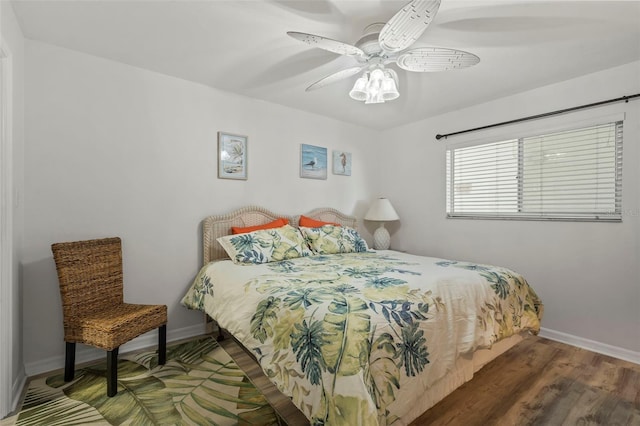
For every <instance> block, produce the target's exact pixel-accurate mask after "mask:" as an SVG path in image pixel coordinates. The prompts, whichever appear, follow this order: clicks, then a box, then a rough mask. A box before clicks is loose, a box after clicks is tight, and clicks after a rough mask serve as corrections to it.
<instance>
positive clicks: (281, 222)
mask: <svg viewBox="0 0 640 426" xmlns="http://www.w3.org/2000/svg"><path fill="white" fill-rule="evenodd" d="M288 224H289V219H285V218H283V217H281V218H280V219H276V220H274V221H273V222H269V223H265V224H264V225H255V226H246V227H239V226H232V227H231V233H232V234H246V233H247V232H253V231H259V230H261V229H272V228H282V227H283V226H285V225H288Z"/></svg>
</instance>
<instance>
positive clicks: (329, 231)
mask: <svg viewBox="0 0 640 426" xmlns="http://www.w3.org/2000/svg"><path fill="white" fill-rule="evenodd" d="M300 230H301V231H302V235H304V239H305V240H306V241H307V243H308V244H309V247H311V250H313V251H314V253H317V254H334V253H358V252H363V251H367V250H369V247H368V246H367V242H366V241H365V240H364V239H363V238H362V237H361V236H360V234H358V232H357V231H356V230H355V229H353V228H349V227H348V226H333V225H325V226H322V227H319V228H306V227H301V228H300Z"/></svg>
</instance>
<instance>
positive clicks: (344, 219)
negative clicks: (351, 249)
mask: <svg viewBox="0 0 640 426" xmlns="http://www.w3.org/2000/svg"><path fill="white" fill-rule="evenodd" d="M303 214H304V215H305V216H307V217H310V218H312V219H316V220H322V221H324V222H335V223H339V224H341V225H343V226H349V227H351V228H356V226H357V223H358V221H357V219H356V218H355V217H354V216H349V215H346V214H344V213H342V212H339V211H338V210H336V209H332V208H329V207H327V208H319V209H314V210H311V211H310V212H309V213H303ZM280 217H283V218H286V219H289V223H290V224H291V225H293V226H298V219H299V218H300V215H295V216H291V215H286V214H277V213H273V212H271V211H269V210H267V209H264V208H262V207H257V206H248V207H243V208H241V209H238V210H235V211H232V212H231V213H229V214H225V215H216V216H209V217H206V218H205V219H204V221H203V222H202V248H203V250H202V254H203V260H204V264H205V265H206V264H207V263H209V262H211V261H214V260H219V259H228V258H229V256H227V253H226V252H225V251H224V249H223V248H222V246H221V245H220V243H218V241H217V239H218V238H220V237H222V236H225V235H229V234H231V227H232V226H242V227H244V226H255V225H262V224H265V223H269V222H271V221H274V220H276V219H278V218H280Z"/></svg>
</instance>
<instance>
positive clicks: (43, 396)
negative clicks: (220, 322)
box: [15, 337, 285, 425]
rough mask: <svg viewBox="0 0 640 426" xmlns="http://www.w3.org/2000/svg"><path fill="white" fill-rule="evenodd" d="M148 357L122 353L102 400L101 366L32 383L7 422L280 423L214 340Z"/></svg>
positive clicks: (168, 349) (192, 343) (116, 423)
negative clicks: (111, 388) (112, 389)
mask: <svg viewBox="0 0 640 426" xmlns="http://www.w3.org/2000/svg"><path fill="white" fill-rule="evenodd" d="M157 363H158V357H157V354H156V353H155V352H145V353H138V354H131V355H126V354H125V355H123V356H121V357H120V359H119V361H118V394H117V395H116V396H114V397H113V398H108V397H107V396H106V375H105V373H106V362H104V361H103V362H98V363H96V364H93V365H90V366H88V367H85V368H82V369H80V368H77V369H76V375H75V379H74V380H73V381H71V382H69V383H65V382H64V379H63V374H62V373H60V374H55V375H52V376H49V377H43V378H40V379H36V380H33V381H32V382H31V383H30V385H29V389H28V391H27V394H26V396H25V400H24V403H23V406H22V411H21V412H20V413H19V415H18V416H17V417H16V418H15V425H85V424H104V425H107V424H111V425H169V424H170V425H284V424H285V423H284V421H283V420H282V419H281V418H279V416H278V415H277V414H276V413H275V411H274V409H273V408H272V407H271V406H270V405H269V403H268V402H267V400H266V399H265V398H264V396H263V395H262V394H261V393H260V391H259V390H258V389H256V387H255V386H254V385H253V383H251V381H250V380H249V378H248V377H247V376H246V374H245V373H244V372H243V371H242V370H241V369H240V368H239V367H238V365H237V364H236V363H235V362H234V361H233V360H232V359H231V357H230V356H229V355H228V354H227V353H226V352H225V351H224V349H222V348H221V347H220V346H219V345H218V343H217V342H216V341H215V340H214V339H212V338H210V337H206V338H199V339H197V340H192V341H189V342H186V343H182V344H178V345H173V346H169V347H168V348H167V363H166V365H164V366H158V365H157Z"/></svg>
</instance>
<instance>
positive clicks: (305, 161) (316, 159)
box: [300, 144, 327, 179]
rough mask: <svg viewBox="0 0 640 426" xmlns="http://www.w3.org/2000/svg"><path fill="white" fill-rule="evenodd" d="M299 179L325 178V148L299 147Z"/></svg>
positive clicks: (303, 145)
mask: <svg viewBox="0 0 640 426" xmlns="http://www.w3.org/2000/svg"><path fill="white" fill-rule="evenodd" d="M300 177H302V178H309V179H326V178H327V148H322V147H320V146H314V145H306V144H302V145H300Z"/></svg>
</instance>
